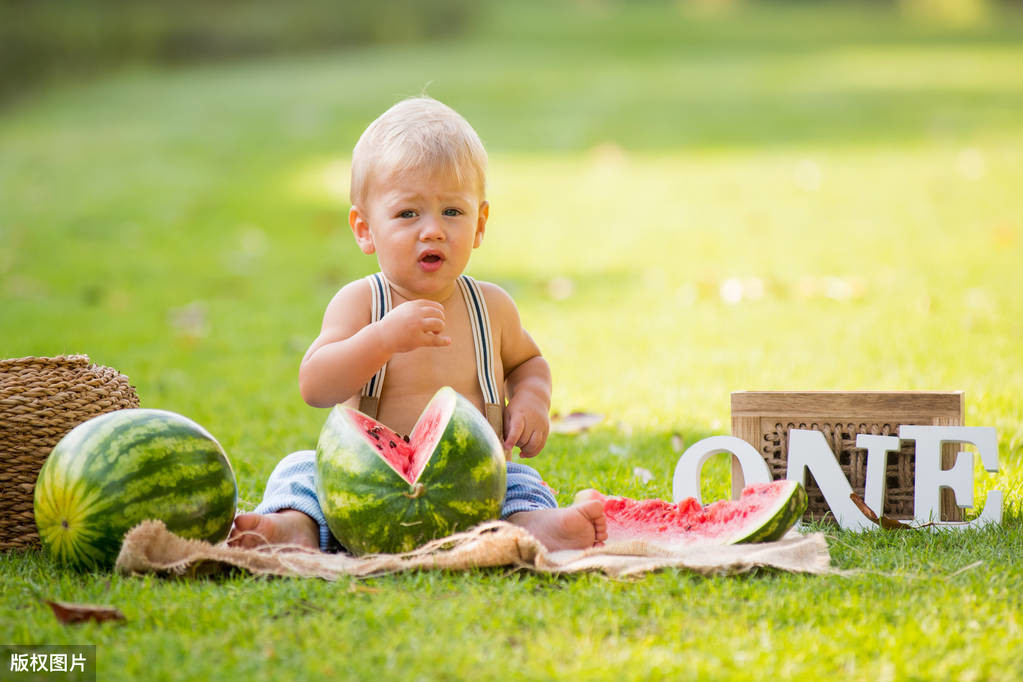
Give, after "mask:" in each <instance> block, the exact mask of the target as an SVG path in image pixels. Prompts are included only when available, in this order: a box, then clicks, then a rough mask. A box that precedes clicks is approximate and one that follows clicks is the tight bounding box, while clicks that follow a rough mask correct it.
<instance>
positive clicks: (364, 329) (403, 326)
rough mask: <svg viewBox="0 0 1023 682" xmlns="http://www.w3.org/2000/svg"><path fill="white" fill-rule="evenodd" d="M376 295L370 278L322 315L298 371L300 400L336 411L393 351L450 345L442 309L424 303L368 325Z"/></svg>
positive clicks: (409, 303) (408, 303)
mask: <svg viewBox="0 0 1023 682" xmlns="http://www.w3.org/2000/svg"><path fill="white" fill-rule="evenodd" d="M371 297H372V293H371V290H370V285H369V283H368V282H367V281H366V280H357V281H355V282H352V283H350V284H348V285H346V286H345V287H344V288H342V289H341V291H339V292H337V294H336V295H335V296H334V298H333V299H332V300H331V301H330V303H329V304H328V305H327V310H326V312H325V313H324V315H323V327H322V328H321V330H320V335H319V336H318V337H316V340H315V341H313V343H312V345H311V346H309V350H308V351H306V354H305V357H304V358H302V364H301V365H300V366H299V370H298V383H299V390H300V391H301V393H302V399H303V400H305V401H306V402H307V403H309V404H310V405H312V406H313V407H332V406H334V405H337V404H338V403H343V402H344V401H346V400H348V399H349V398H351V397H352V396H353V395H355V394H356V393H358V392H359V391H360V390H361V389H362V387H363V385H365V384H366V382H367V381H369V380H370V379H371V378H372V377H373V375H374V374H376V372H377V370H378V369H380V368H381V367H382V366H383V365H384V363H386V362H387V361H388V360H390V359H391V356H392V355H394V354H395V353H404V352H407V351H410V350H414V349H416V348H419V347H422V346H446V345H448V344H450V343H451V338H450V337H448V336H445V335H444V334H443V332H444V307H443V306H442V305H440V304H439V303H435V302H433V301H426V300H416V301H406V302H405V303H402V304H401V305H398V306H395V307H394V308H393V309H392V310H391V312H389V313H388V314H387V315H385V316H384V318H383V319H381V320H380V321H379V322H371V321H370V299H371Z"/></svg>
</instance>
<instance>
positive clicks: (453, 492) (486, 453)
mask: <svg viewBox="0 0 1023 682" xmlns="http://www.w3.org/2000/svg"><path fill="white" fill-rule="evenodd" d="M505 476H506V473H505V461H504V450H503V449H502V446H501V442H500V440H498V438H497V434H496V433H494V429H493V428H492V427H491V426H490V424H489V423H488V422H487V420H486V419H484V417H483V415H482V414H481V413H480V411H479V410H478V409H476V406H474V405H473V404H472V403H470V402H469V401H468V400H466V399H465V398H464V397H462V396H461V395H459V394H458V393H456V392H455V391H454V390H453V389H451V388H448V387H444V388H442V389H440V390H439V391H437V393H436V395H434V397H433V398H432V399H431V400H430V402H429V404H427V406H426V409H424V410H423V413H422V414H421V415H420V417H419V419H418V421H416V425H415V427H414V428H413V429H412V433H411V434H410V435H409V438H408V441H406V440H405V439H404V438H403V437H401V436H399V435H398V434H397V433H395V432H394V431H392V430H391V429H389V428H387V427H386V426H384V425H383V424H381V423H380V422H378V421H376V420H375V419H371V418H369V417H367V416H366V415H364V414H363V413H361V412H359V411H357V410H353V409H351V408H349V407H345V406H343V405H338V406H336V407H335V408H334V409H333V410H331V412H330V415H329V416H328V418H327V422H326V424H324V426H323V430H322V431H321V433H320V439H319V441H318V443H317V445H316V490H317V494H318V495H319V499H320V507H321V508H322V509H323V514H324V516H325V517H326V518H327V527H328V528H330V532H331V533H333V534H334V537H336V538H337V539H338V541H339V542H340V543H341V544H342V545H343V546H344V547H345V549H347V550H348V551H350V552H353V553H355V554H370V553H399V552H407V551H410V550H412V549H415V548H416V547H419V546H420V545H422V544H424V543H426V542H429V541H430V540H434V539H436V538H441V537H445V536H447V535H450V534H451V533H454V532H457V531H463V530H467V529H468V528H470V527H472V526H474V525H476V524H478V523H482V522H483V521H488V520H491V519H495V518H497V517H498V516H499V515H500V513H501V504H502V503H503V502H504V493H505Z"/></svg>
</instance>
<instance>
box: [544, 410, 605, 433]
mask: <svg viewBox="0 0 1023 682" xmlns="http://www.w3.org/2000/svg"><path fill="white" fill-rule="evenodd" d="M602 421H604V415H602V414H597V413H595V412H573V413H571V414H568V415H565V416H564V417H561V416H558V415H554V416H553V417H552V418H551V433H565V434H576V433H582V432H583V431H585V430H586V429H589V428H591V427H594V426H596V425H597V424H599V423H600V422H602Z"/></svg>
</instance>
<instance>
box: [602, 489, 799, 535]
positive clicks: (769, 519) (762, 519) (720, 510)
mask: <svg viewBox="0 0 1023 682" xmlns="http://www.w3.org/2000/svg"><path fill="white" fill-rule="evenodd" d="M599 499H600V500H601V501H602V502H603V504H604V515H605V517H606V518H607V534H608V538H607V544H611V543H615V542H631V541H645V542H649V543H653V544H660V545H665V544H667V545H690V544H703V543H706V544H735V543H740V542H765V541H769V540H777V539H779V538H781V537H782V536H783V535H784V534H785V533H786V531H788V530H789V528H791V527H792V526H793V524H795V522H796V521H798V520H799V518H800V516H802V514H803V512H804V511H805V510H806V492H805V491H804V490H803V486H802V485H800V484H799V483H798V482H796V481H774V482H772V483H758V484H755V485H751V486H749V487H747V488H746V489H745V490H743V491H742V495H741V497H740V498H739V499H738V500H720V501H718V502H714V503H711V504H708V505H706V506H703V505H701V504H700V503H699V502H697V501H696V499H694V498H692V497H687V498H686V499H684V500H681V501H680V502H678V504H671V503H670V502H665V501H664V500H658V499H650V500H633V499H629V498H627V497H607V496H604V495H600V496H599Z"/></svg>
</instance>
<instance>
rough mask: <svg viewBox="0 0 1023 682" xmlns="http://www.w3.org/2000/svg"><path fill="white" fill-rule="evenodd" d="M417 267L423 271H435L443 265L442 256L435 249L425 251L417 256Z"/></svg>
mask: <svg viewBox="0 0 1023 682" xmlns="http://www.w3.org/2000/svg"><path fill="white" fill-rule="evenodd" d="M419 267H420V268H421V269H422V270H423V272H437V271H438V270H440V269H441V268H442V267H444V256H443V255H442V254H439V253H437V252H436V251H427V252H426V253H424V254H422V255H421V256H419Z"/></svg>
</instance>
